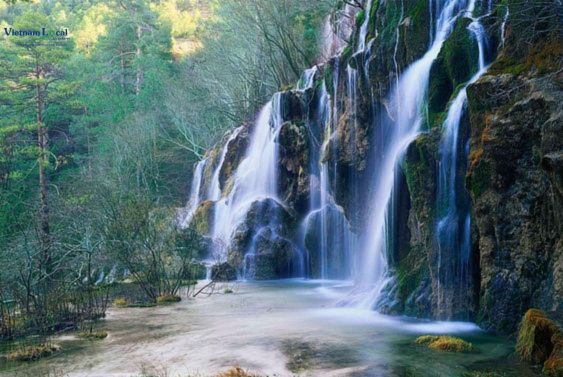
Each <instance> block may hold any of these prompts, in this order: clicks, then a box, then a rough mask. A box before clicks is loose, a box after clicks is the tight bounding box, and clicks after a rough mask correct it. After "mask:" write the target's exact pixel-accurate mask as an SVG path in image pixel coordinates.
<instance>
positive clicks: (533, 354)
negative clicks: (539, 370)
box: [516, 309, 563, 376]
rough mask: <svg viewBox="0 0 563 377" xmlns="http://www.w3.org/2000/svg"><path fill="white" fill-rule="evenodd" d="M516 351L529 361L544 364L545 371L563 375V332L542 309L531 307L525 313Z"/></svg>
mask: <svg viewBox="0 0 563 377" xmlns="http://www.w3.org/2000/svg"><path fill="white" fill-rule="evenodd" d="M516 352H517V353H518V356H519V357H520V358H521V359H522V360H524V361H526V362H528V363H531V364H539V365H543V370H544V373H547V374H549V375H552V376H562V375H563V333H562V332H561V330H560V329H559V327H558V326H557V325H556V324H555V322H553V321H551V320H550V319H549V318H547V316H546V315H545V314H544V313H543V312H542V311H541V310H538V309H529V310H528V311H527V312H526V314H524V317H523V318H522V322H521V323H520V328H519V330H518V340H517V342H516Z"/></svg>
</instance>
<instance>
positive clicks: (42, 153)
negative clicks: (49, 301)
mask: <svg viewBox="0 0 563 377" xmlns="http://www.w3.org/2000/svg"><path fill="white" fill-rule="evenodd" d="M35 78H36V79H37V83H36V97H35V107H36V108H35V111H36V115H37V146H38V147H39V213H38V227H39V242H40V247H41V265H42V273H43V274H44V276H43V277H42V278H43V279H45V280H49V277H50V275H51V272H52V271H51V232H50V229H49V203H48V193H49V192H48V190H49V186H48V185H49V182H48V176H47V171H46V169H47V165H48V163H49V135H48V134H47V129H46V128H45V125H44V123H43V107H44V98H43V96H44V93H43V87H42V85H43V84H42V83H41V81H40V80H41V78H42V72H41V67H40V66H39V63H36V64H35Z"/></svg>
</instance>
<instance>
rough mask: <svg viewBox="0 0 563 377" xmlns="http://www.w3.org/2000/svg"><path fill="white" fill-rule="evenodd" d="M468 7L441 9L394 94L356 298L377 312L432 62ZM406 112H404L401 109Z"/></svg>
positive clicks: (456, 4) (458, 2) (451, 4)
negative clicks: (407, 155) (402, 177)
mask: <svg viewBox="0 0 563 377" xmlns="http://www.w3.org/2000/svg"><path fill="white" fill-rule="evenodd" d="M464 6H465V1H463V0H449V1H445V2H444V4H443V6H442V7H440V6H439V5H438V4H436V7H437V8H438V9H436V11H437V13H438V12H439V15H438V17H437V19H436V24H435V26H434V30H435V35H434V36H433V38H432V43H431V45H430V48H429V49H428V51H427V52H426V53H425V54H424V56H423V57H422V58H420V59H419V60H417V61H416V62H414V63H413V64H411V65H410V66H409V67H408V68H407V69H406V71H405V72H404V73H403V74H402V75H401V77H400V78H399V82H398V84H397V85H396V86H395V87H394V88H393V90H392V94H391V103H392V109H391V111H393V112H394V114H393V115H392V116H391V118H392V119H393V121H392V122H388V123H391V124H385V125H382V126H383V127H385V128H386V130H387V131H386V132H385V142H384V143H382V145H383V146H384V150H383V153H381V155H380V156H378V158H377V162H376V165H377V166H375V167H374V168H373V171H375V172H376V173H375V174H374V181H373V182H374V183H373V186H372V188H373V189H372V197H371V200H370V203H371V208H370V211H371V215H370V218H369V219H368V222H367V228H366V230H365V232H364V234H366V235H367V237H366V238H365V239H364V240H363V247H362V252H361V254H360V258H361V260H360V262H359V265H360V266H361V268H360V269H359V271H358V274H357V276H356V280H357V285H358V288H357V292H358V296H357V297H354V298H352V302H353V304H354V305H355V306H358V307H361V308H373V307H374V306H375V305H376V303H377V299H378V297H379V295H380V292H381V289H382V287H383V286H384V285H385V283H386V280H387V279H386V276H385V275H386V270H387V252H388V234H387V233H388V229H389V222H390V219H389V217H390V216H389V215H390V208H389V207H390V202H391V199H392V197H393V190H394V186H395V184H394V183H395V181H396V178H397V172H398V167H399V162H400V161H401V159H402V157H403V154H404V151H405V150H406V148H407V146H408V145H409V144H410V143H411V142H412V141H413V140H414V139H415V137H416V136H417V134H418V132H419V129H420V126H421V124H422V121H423V106H424V99H425V96H426V92H427V87H428V79H429V75H430V68H431V66H432V63H433V62H434V60H435V59H436V58H437V56H438V54H439V52H440V49H441V47H442V44H443V43H444V41H445V39H446V38H447V37H448V35H449V33H450V32H451V29H452V27H453V24H454V22H455V20H456V19H457V17H458V14H459V11H460V10H461V9H462V8H463V7H464ZM399 110H400V111H399Z"/></svg>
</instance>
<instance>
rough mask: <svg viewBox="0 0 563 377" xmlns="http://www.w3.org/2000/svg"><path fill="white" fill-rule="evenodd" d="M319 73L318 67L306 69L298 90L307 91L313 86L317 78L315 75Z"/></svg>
mask: <svg viewBox="0 0 563 377" xmlns="http://www.w3.org/2000/svg"><path fill="white" fill-rule="evenodd" d="M316 73H317V67H316V66H314V67H313V68H309V69H306V70H305V71H304V72H303V74H302V75H301V77H300V78H299V81H298V82H297V90H302V91H303V90H307V89H310V88H311V87H312V86H313V80H314V78H315V74H316Z"/></svg>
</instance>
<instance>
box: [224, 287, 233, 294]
mask: <svg viewBox="0 0 563 377" xmlns="http://www.w3.org/2000/svg"><path fill="white" fill-rule="evenodd" d="M223 293H224V294H229V293H234V291H233V290H232V289H231V288H225V289H223Z"/></svg>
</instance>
